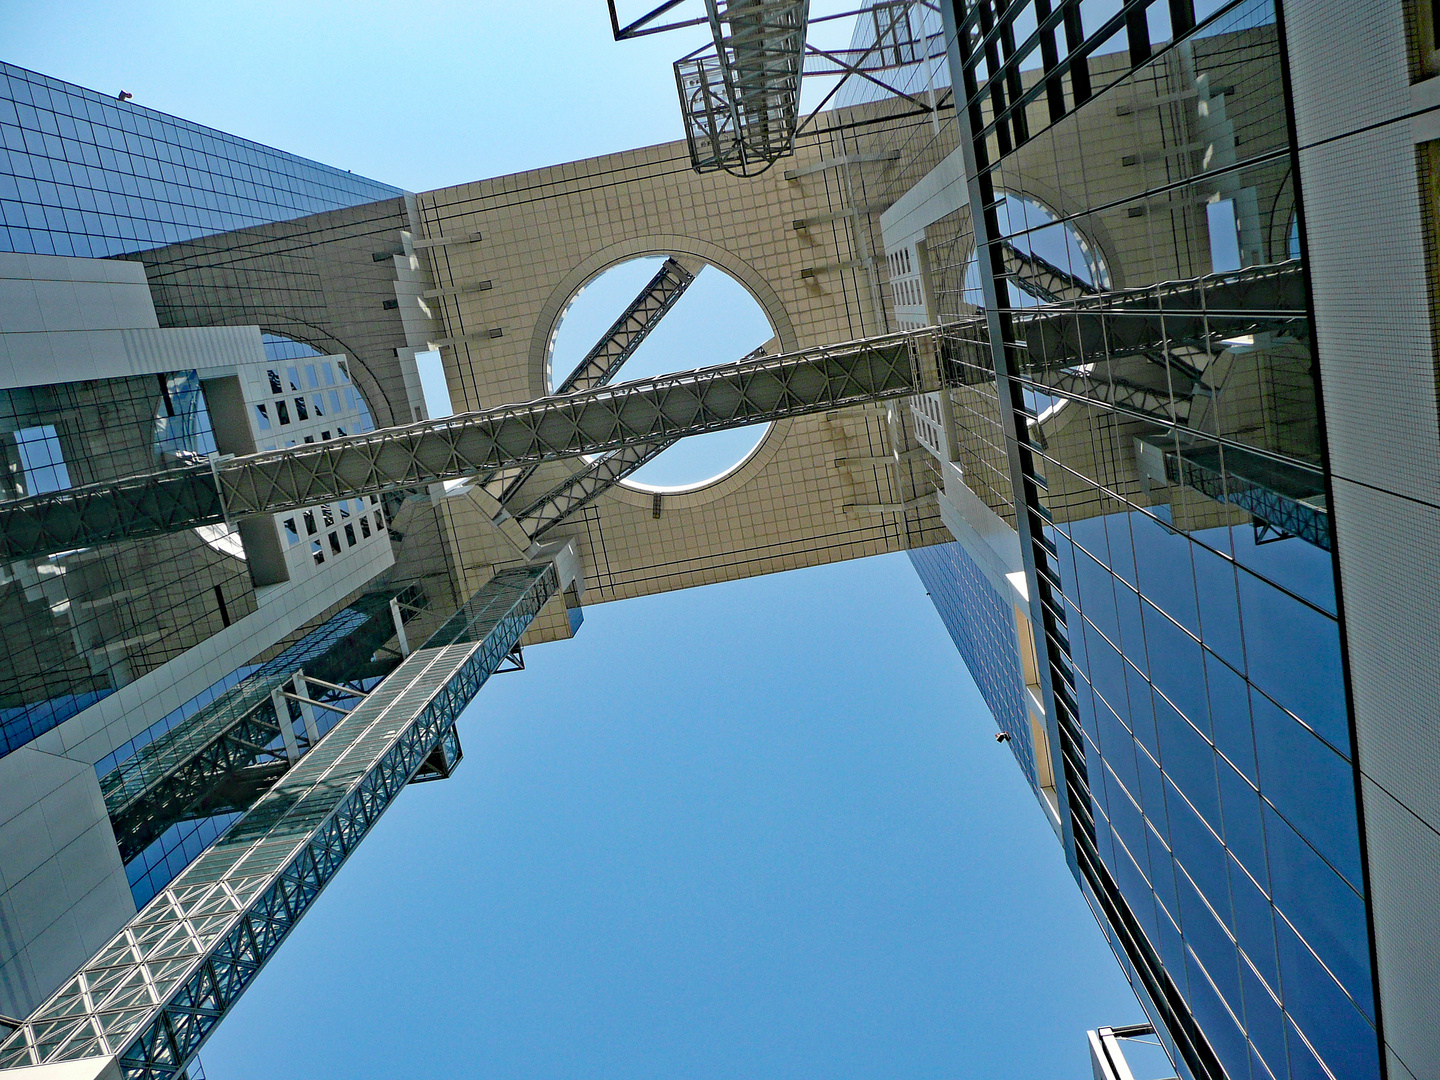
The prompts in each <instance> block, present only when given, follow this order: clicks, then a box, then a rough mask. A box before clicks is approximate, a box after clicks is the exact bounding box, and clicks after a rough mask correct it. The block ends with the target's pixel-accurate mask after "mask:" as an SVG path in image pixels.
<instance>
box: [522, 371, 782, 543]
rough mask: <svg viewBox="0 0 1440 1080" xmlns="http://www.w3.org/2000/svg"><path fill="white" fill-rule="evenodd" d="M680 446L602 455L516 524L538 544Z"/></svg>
mask: <svg viewBox="0 0 1440 1080" xmlns="http://www.w3.org/2000/svg"><path fill="white" fill-rule="evenodd" d="M764 355H765V346H764V345H761V346H760V347H759V348H758V349H754V350H752V351H750V352H748V353H746V354H745V356H743V357H742V358H741V359H742V360H758V359H759V358H760V357H762V356H764ZM677 442H679V440H678V439H662V440H660V441H659V442H653V443H639V444H638V445H636V446H625V447H621V448H620V449H619V450H611V451H610V452H609V453H608V454H601V455H600V456H599V457H598V458H596V459H595V460H594V461H591V462H587V463H586V466H585V468H583V469H581V470H580V471H579V472H577V473H574V474H572V475H571V476H569V477H567V478H566V479H564V480H562V481H561V482H560V483H558V484H556V485H555V486H554V487H552V488H551V489H550V490H549V491H547V492H546V493H545V494H544V495H541V496H540V497H539V498H538V499H536V500H535V501H534V502H532V503H531V504H530V505H529V506H527V507H526V508H525V509H524V510H521V511H520V512H519V513H518V514H516V515H515V520H516V521H517V522H518V523H519V525H520V527H521V528H522V529H524V530H525V531H526V533H528V534H529V536H530V539H532V540H539V539H540V537H541V536H543V535H544V534H545V533H547V532H549V531H550V530H551V529H553V528H554V527H555V526H556V525H559V524H560V523H561V522H562V521H564V520H565V519H566V518H568V517H569V516H570V515H571V514H573V513H575V512H576V511H577V510H580V509H581V508H582V507H585V506H588V505H589V504H590V503H591V502H592V501H593V500H594V499H595V498H596V497H597V496H599V495H602V494H604V493H605V492H606V491H609V490H610V489H611V488H612V487H614V486H615V485H616V484H618V483H619V482H620V481H621V480H624V479H625V478H626V477H627V476H629V475H631V474H632V473H634V472H636V471H638V470H639V469H640V468H641V466H643V465H645V464H646V463H647V462H650V461H654V460H655V459H656V458H657V457H659V456H660V455H661V454H663V453H664V452H665V451H666V450H668V449H669V448H670V447H672V446H674V445H675V444H676V443H677Z"/></svg>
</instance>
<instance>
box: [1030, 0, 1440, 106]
mask: <svg viewBox="0 0 1440 1080" xmlns="http://www.w3.org/2000/svg"><path fill="white" fill-rule="evenodd" d="M1437 2H1440V0H1437ZM1050 11H1051V8H1050V0H1035V22H1036V24H1037V25H1043V24H1044V22H1045V20H1046V19H1048V18H1049V17H1050ZM1040 64H1041V66H1042V67H1043V68H1044V70H1045V99H1046V103H1047V104H1048V105H1049V107H1050V122H1051V123H1055V122H1056V121H1059V120H1062V119H1064V117H1065V83H1064V80H1063V79H1062V78H1061V77H1060V76H1059V75H1056V74H1055V73H1054V72H1055V69H1056V68H1057V67H1059V66H1060V50H1059V49H1058V48H1057V47H1056V45H1055V31H1054V30H1042V31H1041V32H1040Z"/></svg>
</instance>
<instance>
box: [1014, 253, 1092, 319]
mask: <svg viewBox="0 0 1440 1080" xmlns="http://www.w3.org/2000/svg"><path fill="white" fill-rule="evenodd" d="M1001 247H1002V248H1003V249H1004V253H1005V275H1006V278H1007V279H1008V280H1009V281H1011V282H1013V283H1014V285H1015V287H1016V288H1017V289H1020V290H1022V291H1023V292H1026V293H1028V294H1030V295H1031V296H1033V297H1035V299H1036V300H1039V301H1040V302H1041V303H1042V304H1061V303H1064V302H1065V301H1067V300H1078V299H1079V298H1080V297H1082V296H1094V295H1095V294H1096V293H1098V292H1099V291H1100V290H1099V289H1097V288H1095V286H1093V285H1091V284H1090V283H1089V282H1088V281H1084V280H1082V279H1080V278H1078V277H1076V276H1075V275H1074V274H1070V273H1067V272H1066V271H1064V270H1061V269H1060V268H1059V267H1058V266H1056V265H1055V264H1054V263H1052V262H1050V261H1049V260H1048V259H1042V258H1041V257H1040V256H1039V255H1036V254H1035V253H1034V252H1033V251H1021V250H1020V249H1019V248H1018V247H1016V246H1015V245H1014V244H1013V243H1011V242H1010V241H1009V240H1006V241H1004V242H1003V243H1002V245H1001Z"/></svg>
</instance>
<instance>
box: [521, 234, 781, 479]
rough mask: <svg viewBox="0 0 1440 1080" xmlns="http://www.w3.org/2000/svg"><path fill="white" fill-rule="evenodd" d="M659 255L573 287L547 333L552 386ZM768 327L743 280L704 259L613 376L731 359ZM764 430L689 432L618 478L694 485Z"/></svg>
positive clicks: (732, 464)
mask: <svg viewBox="0 0 1440 1080" xmlns="http://www.w3.org/2000/svg"><path fill="white" fill-rule="evenodd" d="M664 261H665V256H663V255H656V256H646V257H644V258H639V259H631V260H630V261H628V262H623V263H619V264H618V265H616V266H612V267H610V268H609V269H608V270H606V271H604V272H603V273H601V274H599V275H598V276H596V277H594V278H591V279H590V281H589V282H587V283H586V284H585V285H584V286H583V287H582V288H581V289H580V291H579V292H578V293H576V294H575V296H574V297H573V298H572V299H571V301H570V303H569V305H568V306H567V307H566V308H565V310H564V311H563V312H562V313H561V315H560V321H559V322H558V323H557V324H556V327H555V332H554V333H553V334H551V336H550V355H549V358H548V369H549V386H550V390H551V392H552V393H553V392H554V390H555V388H556V387H557V386H558V385H560V384H561V383H562V382H564V381H565V379H566V378H568V377H569V375H570V373H571V372H573V371H574V370H575V369H576V368H577V367H578V366H579V364H580V363H581V361H582V360H584V358H585V355H586V354H587V353H588V352H589V351H590V350H591V349H593V348H594V347H595V345H596V344H597V343H598V342H600V341H601V340H602V339H604V337H605V336H606V334H608V333H609V331H610V328H611V326H613V325H614V323H615V321H616V320H617V319H619V318H620V316H621V315H623V314H624V313H625V310H626V308H628V307H629V306H630V304H631V303H632V302H634V300H635V298H636V297H637V296H639V295H640V293H641V291H642V290H643V289H644V288H645V286H646V285H647V284H648V283H649V282H650V280H651V279H652V278H653V277H654V276H655V274H656V273H657V272H658V271H659V270H660V267H661V265H662V264H663V263H664ZM774 334H775V331H774V329H773V328H772V327H771V326H770V321H769V319H767V318H766V316H765V312H764V310H763V309H762V308H761V307H760V305H759V304H758V303H757V302H756V300H755V298H754V297H753V296H751V295H750V293H749V292H748V291H747V290H746V289H745V287H744V286H743V285H741V284H740V283H739V282H738V281H736V280H735V279H734V278H732V277H731V276H730V275H729V274H727V273H725V272H724V271H723V270H719V269H717V268H715V267H713V266H706V267H704V268H703V269H702V270H701V271H700V273H698V274H697V275H696V276H695V280H694V281H692V282H691V283H690V286H689V288H687V289H686V290H685V293H684V294H683V295H682V296H681V297H680V299H679V300H678V301H676V303H675V306H674V307H672V308H671V309H670V310H669V311H668V312H667V313H666V314H665V317H664V318H663V319H662V320H661V321H660V323H659V325H657V326H656V327H655V328H654V329H652V330H651V331H650V333H649V335H648V336H647V337H646V338H645V340H644V342H642V343H641V345H640V347H639V348H638V349H636V350H635V353H634V355H632V356H631V357H630V359H628V360H627V361H626V362H625V366H624V367H622V368H621V369H620V370H619V371H618V372H616V374H615V376H614V378H613V380H612V381H614V382H623V381H627V380H630V379H643V378H649V377H651V376H655V375H667V374H670V373H671V372H676V371H689V370H690V369H691V368H697V367H708V366H710V365H712V364H723V363H729V362H730V361H733V360H738V359H740V358H741V357H742V356H745V355H746V354H748V353H750V352H752V351H754V350H755V349H756V348H758V347H759V346H762V345H765V344H767V342H769V341H770V339H771V338H772V337H774ZM767 351H774V350H773V349H771V350H767ZM769 430H770V426H769V425H768V424H756V425H754V426H751V427H745V428H734V429H732V430H730V431H716V432H711V433H709V434H707V435H692V436H691V437H690V438H688V439H682V440H680V441H679V442H678V443H676V444H675V445H674V446H671V447H670V448H669V449H667V450H666V451H665V452H664V453H662V454H659V455H657V456H656V457H655V458H653V459H651V460H650V461H648V462H646V463H645V464H644V465H643V466H641V468H639V469H638V470H636V471H635V472H633V473H631V474H630V476H628V477H627V478H626V479H624V480H622V481H621V483H622V484H624V485H625V486H626V487H630V488H635V489H637V490H640V491H665V492H679V491H694V490H695V489H697V488H702V487H705V486H706V485H707V484H712V483H714V482H715V481H716V480H719V479H721V478H722V477H724V476H726V475H727V474H729V473H731V472H733V471H734V470H735V469H737V468H739V466H741V465H743V464H744V463H745V461H746V459H747V458H749V457H750V455H751V454H753V453H754V452H755V450H756V448H757V447H759V445H760V443H761V441H762V440H763V439H764V438H765V433H766V432H767V431H769Z"/></svg>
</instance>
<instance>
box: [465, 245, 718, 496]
mask: <svg viewBox="0 0 1440 1080" xmlns="http://www.w3.org/2000/svg"><path fill="white" fill-rule="evenodd" d="M694 280H695V275H694V274H693V273H691V272H690V271H689V270H688V269H686V268H685V267H684V266H682V265H681V264H680V263H679V262H678V261H677V260H675V259H674V258H673V257H672V258H668V259H666V260H665V261H664V262H663V263H662V264H661V265H660V269H659V270H657V271H656V272H655V276H654V277H652V278H651V279H650V280H649V281H648V282H646V284H645V287H644V288H643V289H641V290H640V293H639V295H638V296H636V297H635V299H634V300H632V301H630V305H629V306H628V307H627V308H626V309H625V310H624V311H623V312H621V314H620V317H619V318H618V319H616V320H615V322H614V323H613V324H612V325H611V327H610V329H609V330H607V331H606V332H605V336H604V337H602V338H601V339H600V340H599V341H598V342H596V343H595V346H594V348H592V349H591V350H590V351H589V352H588V353H586V354H585V357H584V359H582V360H581V361H580V363H579V364H578V365H576V367H575V370H574V371H572V372H571V373H570V374H569V375H567V376H566V377H565V378H564V379H563V380H562V381H561V382H560V385H559V386H557V387H556V388H555V393H556V394H572V393H574V392H575V391H577V390H593V389H594V388H595V387H597V386H604V385H606V384H607V383H609V382H610V380H611V379H613V378H614V377H615V375H616V373H617V372H619V370H620V369H621V368H622V367H623V366H624V365H625V361H627V360H629V359H630V357H632V356H634V355H635V352H636V350H638V349H639V348H640V346H641V345H642V344H644V342H645V339H646V338H647V337H649V336H650V332H651V331H652V330H654V329H655V327H657V326H659V325H660V320H661V319H663V318H664V317H665V316H666V314H667V313H668V312H669V311H670V309H671V308H673V307H674V306H675V305H676V303H678V302H679V300H680V297H682V296H684V295H685V290H686V289H688V288H689V287H690V284H691V282H693V281H694ZM535 468H536V467H535V466H534V465H527V466H525V467H524V468H521V469H518V470H510V471H509V472H502V473H500V474H498V475H497V476H495V477H493V478H491V479H490V480H488V481H487V483H488V484H493V485H494V486H495V487H496V488H498V490H497V491H495V492H493V494H495V496H496V498H498V499H499V500H500V502H501V503H502V504H504V503H508V502H510V501H511V499H513V498H514V497H515V495H516V493H518V492H519V490H520V489H521V488H522V487H524V486H525V482H526V481H527V480H529V479H530V477H531V476H533V475H534V474H535Z"/></svg>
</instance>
